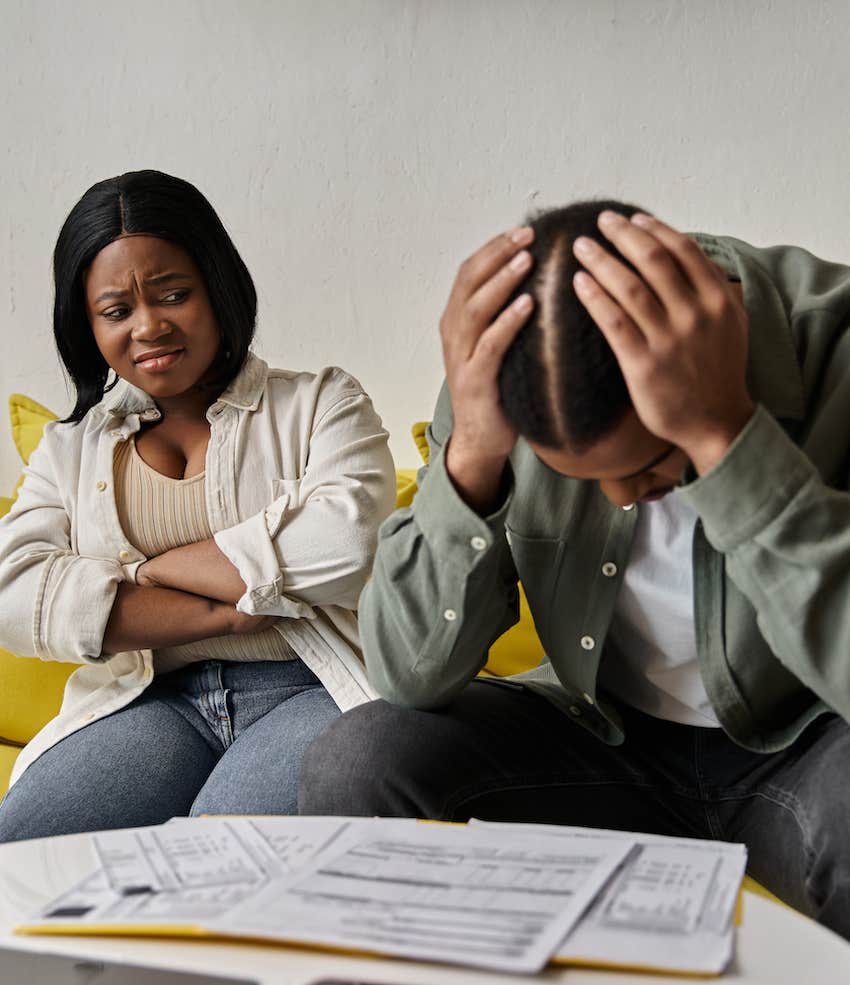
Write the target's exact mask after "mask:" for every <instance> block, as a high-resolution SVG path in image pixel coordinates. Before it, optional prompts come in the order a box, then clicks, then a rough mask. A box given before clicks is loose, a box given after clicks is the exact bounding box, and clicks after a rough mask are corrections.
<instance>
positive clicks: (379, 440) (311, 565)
mask: <svg viewBox="0 0 850 985" xmlns="http://www.w3.org/2000/svg"><path fill="white" fill-rule="evenodd" d="M340 375H342V376H343V380H344V381H345V382H344V383H343V385H342V386H341V385H340V380H339V379H338V378H335V377H330V378H329V381H328V383H327V384H326V386H325V388H324V390H323V393H322V394H321V395H320V398H319V400H318V402H317V408H316V419H315V423H314V425H313V428H312V431H311V434H310V444H309V450H308V455H307V465H306V469H305V471H304V475H303V476H301V478H299V479H290V480H280V481H279V483H278V485H279V492H280V495H279V496H278V497H276V498H275V499H274V500H273V501H272V502H271V503H269V505H268V506H266V507H265V508H264V509H263V510H261V511H260V512H258V513H256V514H254V515H253V516H251V517H248V519H246V520H244V521H243V522H241V523H238V524H236V525H235V526H232V527H229V528H228V529H226V530H221V531H219V532H218V533H217V534H216V535H215V541H216V544H218V547H219V548H220V550H221V551H222V552H223V553H224V554H225V555H226V556H227V558H228V559H229V560H230V562H231V563H232V564H233V565H235V567H236V568H237V569H238V571H239V574H240V577H241V578H242V580H243V581H244V582H245V585H246V591H245V594H244V595H243V596H242V597H241V598H240V599H239V601H238V603H237V606H236V607H237V609H238V610H239V611H240V612H244V613H247V614H249V615H279V616H288V617H306V618H310V617H311V616H312V615H313V607H314V606H328V605H337V606H341V607H343V608H347V609H356V608H357V600H358V597H359V595H360V591H361V589H362V588H363V586H364V585H365V583H366V580H367V578H368V577H369V572H370V570H371V567H372V561H373V559H374V555H375V548H376V544H377V538H378V527H379V526H380V525H381V523H382V522H383V520H384V519H386V517H387V516H389V514H390V513H391V511H392V509H393V507H394V505H395V473H394V470H393V461H392V457H391V455H390V452H389V448H388V444H387V437H388V436H387V432H386V431H385V430H384V428H383V427H382V425H381V419H380V417H378V415H377V414H376V413H375V410H374V408H373V407H372V402H371V400H370V399H369V397H368V396H367V395H366V394H365V393H364V392H363V391H362V389H360V388H359V386H357V385H356V382H355V381H354V380H352V379H351V377H345V376H344V374H340ZM324 391H327V392H324Z"/></svg>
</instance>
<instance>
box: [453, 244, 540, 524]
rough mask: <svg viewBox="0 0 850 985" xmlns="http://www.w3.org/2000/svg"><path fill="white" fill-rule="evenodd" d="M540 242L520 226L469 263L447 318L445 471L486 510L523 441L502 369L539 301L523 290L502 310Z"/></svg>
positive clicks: (461, 271) (467, 497) (457, 284)
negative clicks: (504, 398)
mask: <svg viewBox="0 0 850 985" xmlns="http://www.w3.org/2000/svg"><path fill="white" fill-rule="evenodd" d="M533 239H534V232H533V230H532V229H530V228H529V227H527V226H525V227H521V228H518V229H513V230H511V231H510V232H507V233H503V234H502V235H500V236H497V237H496V238H495V239H492V240H490V242H489V243H487V244H486V245H485V246H483V247H482V248H481V249H480V250H478V251H477V252H476V253H474V254H473V255H472V256H471V257H469V258H468V259H467V260H465V261H464V262H463V263H462V264H461V266H460V269H459V270H458V273H457V277H456V278H455V282H454V285H453V287H452V291H451V294H450V296H449V300H448V304H447V305H446V310H445V312H444V313H443V316H442V318H441V319H440V336H441V339H442V344H443V362H444V364H445V368H446V381H447V383H448V388H449V394H450V396H451V402H452V411H453V414H454V428H453V430H452V435H451V438H450V441H449V447H448V452H447V455H446V468H447V470H448V473H449V475H450V477H451V479H452V481H453V482H454V484H455V486H456V487H457V489H458V492H459V493H460V495H461V496H462V497H463V498H464V499H465V500H466V502H467V503H468V504H469V505H470V506H472V507H473V509H478V510H479V512H486V511H487V509H488V507H489V506H490V505H492V503H493V501H494V499H495V497H496V494H497V492H498V488H499V481H500V479H501V476H502V471H503V470H504V467H505V462H506V461H507V458H508V455H510V453H511V450H512V448H513V446H514V444H515V443H516V438H517V436H516V432H515V431H514V429H513V428H512V427H511V425H510V424H509V423H508V420H507V418H506V417H505V415H504V412H503V410H502V407H501V402H500V400H499V382H498V381H499V369H500V367H501V365H502V359H503V358H504V356H505V353H506V352H507V350H508V347H509V346H510V344H511V343H512V342H513V340H514V338H515V337H516V335H517V333H518V332H519V330H520V329H521V328H522V326H523V325H524V324H525V322H526V320H527V319H528V316H529V315H530V314H531V309H532V306H533V302H532V299H531V297H530V295H528V294H523V295H521V296H520V297H519V298H517V300H516V301H514V303H513V304H512V305H510V307H508V308H506V309H505V310H502V308H503V307H504V305H505V302H506V301H507V300H508V298H509V297H510V296H511V294H512V292H513V291H514V290H515V288H516V286H517V284H519V283H520V281H522V279H523V278H524V277H525V276H526V275H527V274H528V271H529V270H530V268H531V263H532V259H531V254H530V253H529V252H528V251H527V250H526V249H525V247H526V246H528V245H530V244H531V242H532V241H533Z"/></svg>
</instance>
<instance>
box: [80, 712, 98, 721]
mask: <svg viewBox="0 0 850 985" xmlns="http://www.w3.org/2000/svg"><path fill="white" fill-rule="evenodd" d="M95 718H97V713H96V712H94V711H89V712H87V713H86V714H85V715H83V721H84V722H90V721H92V720H93V719H95Z"/></svg>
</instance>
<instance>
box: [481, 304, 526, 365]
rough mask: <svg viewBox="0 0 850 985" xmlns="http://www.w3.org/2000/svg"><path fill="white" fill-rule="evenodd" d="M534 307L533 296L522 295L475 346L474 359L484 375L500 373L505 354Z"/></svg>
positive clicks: (506, 309)
mask: <svg viewBox="0 0 850 985" xmlns="http://www.w3.org/2000/svg"><path fill="white" fill-rule="evenodd" d="M533 307H534V301H533V299H532V297H531V295H530V294H521V295H520V296H519V297H518V298H517V299H516V301H514V302H513V304H510V305H508V307H507V308H505V310H504V311H503V312H502V313H501V314H500V315H499V317H498V318H497V319H496V320H495V321H494V322H493V324H492V325H491V326H490V327H489V328H488V329H487V330H486V331H485V332H484V333H483V334H482V335H481V337H480V338H479V340H478V344H477V345H476V346H475V352H474V353H473V359H474V360H475V362H476V363H477V364H478V369H479V371H480V372H481V373H482V375H483V374H487V375H493V376H495V374H497V373H498V371H499V368H500V367H501V365H502V360H503V359H504V357H505V353H506V352H507V351H508V349H509V348H510V345H511V342H513V340H514V339H515V338H516V336H517V334H518V333H519V330H520V329H521V328H522V326H523V325H524V324H525V323H526V322H527V321H528V317H529V315H530V314H531V310H532V308H533Z"/></svg>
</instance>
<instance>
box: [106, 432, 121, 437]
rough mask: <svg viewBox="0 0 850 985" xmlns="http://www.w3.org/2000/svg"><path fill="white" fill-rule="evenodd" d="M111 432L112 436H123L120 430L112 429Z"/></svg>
mask: <svg viewBox="0 0 850 985" xmlns="http://www.w3.org/2000/svg"><path fill="white" fill-rule="evenodd" d="M109 434H110V435H111V436H112V437H113V438H120V437H121V432H120V431H110V432H109Z"/></svg>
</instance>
